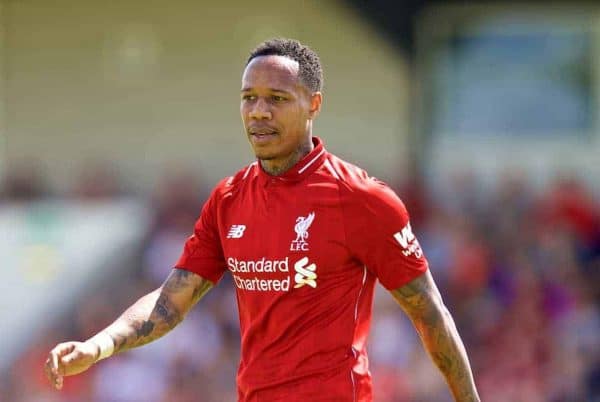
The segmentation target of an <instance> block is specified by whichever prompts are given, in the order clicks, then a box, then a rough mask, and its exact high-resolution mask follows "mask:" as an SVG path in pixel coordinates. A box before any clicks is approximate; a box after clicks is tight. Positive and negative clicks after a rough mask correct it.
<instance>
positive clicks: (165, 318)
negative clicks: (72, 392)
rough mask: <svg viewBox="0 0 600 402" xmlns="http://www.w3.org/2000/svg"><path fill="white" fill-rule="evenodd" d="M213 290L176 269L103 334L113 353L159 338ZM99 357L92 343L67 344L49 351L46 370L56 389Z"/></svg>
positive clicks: (183, 271) (206, 282)
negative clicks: (112, 346)
mask: <svg viewBox="0 0 600 402" xmlns="http://www.w3.org/2000/svg"><path fill="white" fill-rule="evenodd" d="M211 288H212V283H211V282H210V281H208V280H206V279H204V278H202V277H201V276H199V275H196V274H194V273H192V272H189V271H186V270H182V269H173V270H172V271H171V273H170V275H169V277H168V278H167V279H166V280H165V282H164V283H163V284H162V285H161V286H160V287H159V288H158V289H156V290H154V291H153V292H150V293H148V294H147V295H145V296H143V297H141V298H140V299H139V300H138V301H136V302H135V303H134V304H133V305H132V306H131V307H129V308H128V309H127V310H125V312H124V313H123V314H121V316H120V317H119V318H117V319H116V320H115V322H113V323H112V324H111V325H109V326H108V327H107V328H105V329H104V330H103V331H101V333H104V334H106V335H103V336H104V337H105V338H106V337H107V336H108V337H109V340H108V341H109V342H110V339H112V343H113V344H114V353H118V352H121V351H124V350H128V349H131V348H135V347H138V346H142V345H145V344H147V343H149V342H152V341H153V340H155V339H158V338H160V337H161V336H163V335H165V334H166V333H167V332H169V331H170V330H172V329H173V328H175V326H176V325H177V324H179V323H180V322H181V321H182V320H183V318H184V317H185V315H186V314H187V313H188V311H189V310H190V309H191V308H192V307H193V306H194V305H195V304H196V303H197V302H198V301H199V300H200V299H201V298H202V297H203V296H204V295H205V294H206V292H208V291H209V290H210V289H211ZM99 357H100V347H99V345H98V344H96V343H95V342H93V341H90V340H88V341H86V342H64V343H61V344H58V345H57V346H56V347H54V349H52V350H51V351H50V354H49V355H48V359H47V360H46V365H45V371H46V375H47V377H48V379H49V380H50V382H51V383H52V384H53V385H54V387H55V388H57V389H60V388H62V384H63V376H69V375H74V374H78V373H81V372H83V371H85V370H87V369H88V368H89V367H90V366H92V365H93V364H94V363H95V362H96V361H97V360H98V358H99Z"/></svg>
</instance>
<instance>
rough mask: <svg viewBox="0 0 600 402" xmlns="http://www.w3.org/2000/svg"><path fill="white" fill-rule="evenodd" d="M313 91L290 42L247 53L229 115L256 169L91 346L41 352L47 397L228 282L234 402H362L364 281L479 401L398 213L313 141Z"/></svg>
mask: <svg viewBox="0 0 600 402" xmlns="http://www.w3.org/2000/svg"><path fill="white" fill-rule="evenodd" d="M321 87H322V71H321V65H320V61H319V58H318V56H317V55H316V54H315V53H314V52H313V51H312V50H311V49H309V48H308V47H306V46H304V45H302V44H300V43H299V42H297V41H294V40H289V39H274V40H270V41H267V42H264V43H262V44H261V45H259V46H258V47H257V48H256V49H255V50H254V51H253V52H252V53H251V55H250V57H249V59H248V61H247V63H246V67H245V70H244V73H243V77H242V91H241V106H240V111H241V115H242V120H243V123H244V128H245V131H246V134H247V136H248V139H249V141H250V144H251V146H252V148H253V149H254V152H255V154H256V157H257V159H258V160H257V162H254V163H252V164H250V165H248V166H246V167H245V168H243V169H242V170H240V171H239V172H238V173H236V174H235V175H233V176H231V177H228V178H226V179H224V180H222V181H221V182H220V183H219V184H217V186H216V187H215V189H214V190H213V192H212V194H211V196H210V198H209V200H208V201H207V202H206V204H205V205H204V208H203V209H202V213H201V215H200V217H199V219H198V221H197V222H196V225H195V227H194V232H193V234H192V236H190V238H189V239H188V240H187V242H186V244H185V246H184V250H183V253H182V255H181V257H180V259H179V261H177V263H176V264H175V268H174V269H173V270H172V271H171V273H170V275H169V276H168V278H167V279H166V280H165V282H164V283H163V285H162V286H161V287H160V288H158V289H156V290H155V291H153V292H151V293H149V294H148V295H146V296H144V297H142V298H141V299H140V300H138V301H137V302H136V303H134V304H133V305H132V306H131V307H130V308H129V309H128V310H126V311H125V312H124V313H123V315H122V316H121V317H119V318H118V319H117V320H116V321H115V322H114V323H113V324H111V325H110V326H108V327H107V328H106V329H104V330H103V331H101V332H100V333H98V334H96V335H95V336H94V337H92V338H90V339H88V340H87V341H85V342H65V343H61V344H59V345H57V346H56V347H55V348H54V349H53V350H52V351H51V352H50V354H49V357H48V360H47V361H46V373H47V375H48V378H49V379H50V381H51V382H52V383H53V385H54V386H55V387H56V388H61V386H62V383H63V377H64V376H68V375H73V374H77V373H80V372H82V371H84V370H87V369H88V368H89V367H90V366H91V365H93V364H94V363H95V362H97V361H98V360H100V359H103V358H106V357H108V356H110V355H112V354H114V353H117V352H121V351H123V350H127V349H131V348H133V347H137V346H141V345H143V344H146V343H148V342H151V341H153V340H155V339H157V338H159V337H161V336H163V335H164V334H166V333H167V332H168V331H170V330H171V329H173V328H174V327H175V326H176V325H177V324H178V323H179V322H180V321H181V320H182V319H183V318H184V317H185V315H186V313H187V312H188V311H189V310H190V309H191V308H192V306H194V304H196V303H197V302H198V301H199V300H200V299H201V298H202V297H203V296H204V295H205V294H206V292H207V291H208V290H209V289H211V288H212V287H213V286H214V285H215V284H216V283H217V282H218V281H219V279H220V278H221V277H222V275H223V274H224V273H225V272H226V271H229V273H230V274H231V275H232V278H233V283H234V284H235V286H236V292H237V298H238V309H239V316H240V327H241V335H242V348H241V361H240V365H239V371H238V377H237V384H238V399H239V401H241V402H254V401H269V402H271V401H286V402H290V401H340V402H356V401H361V402H365V401H372V400H373V396H372V390H371V388H372V387H371V377H370V373H369V370H368V358H367V351H366V340H367V335H368V331H369V325H370V321H371V306H372V301H373V290H374V285H375V281H376V280H379V281H380V282H381V284H382V285H383V286H384V287H385V288H386V289H388V290H389V291H390V292H391V294H392V296H393V297H394V298H395V299H396V301H397V302H398V303H399V304H400V306H401V307H402V309H403V310H404V311H405V312H406V314H407V315H408V316H409V317H410V319H411V320H412V322H413V324H414V326H415V328H416V330H417V332H418V333H419V335H420V337H421V340H422V342H423V345H424V347H425V349H426V350H427V352H428V353H429V355H430V356H431V358H432V360H433V362H434V363H435V364H436V365H437V367H438V368H439V370H440V371H441V372H442V374H443V375H444V376H445V378H446V380H447V382H448V385H449V387H450V390H451V392H452V394H453V395H454V398H455V400H456V401H479V397H478V395H477V390H476V388H475V384H474V381H473V376H472V374H471V369H470V367H469V362H468V359H467V354H466V352H465V348H464V346H463V344H462V342H461V340H460V337H459V335H458V332H457V330H456V327H455V325H454V322H453V320H452V317H451V316H450V314H449V313H448V310H447V309H446V307H445V306H444V304H443V302H442V299H441V296H440V294H439V292H438V290H437V288H436V286H435V283H434V281H433V279H432V277H431V274H430V273H429V270H428V266H427V260H426V259H425V256H424V254H423V251H422V250H421V247H420V245H419V242H418V241H417V239H416V237H415V235H414V234H413V232H412V229H411V226H410V223H409V218H408V213H407V211H406V209H405V207H404V205H403V204H402V202H401V201H400V199H399V198H398V197H397V196H396V194H395V193H394V192H393V191H392V190H390V189H389V187H388V186H387V185H385V184H384V183H382V182H381V181H379V180H377V179H374V178H372V177H370V176H369V175H368V174H367V173H366V172H365V171H364V170H362V169H360V168H358V167H356V166H354V165H352V164H350V163H347V162H344V161H342V160H341V159H339V158H337V157H335V156H334V155H332V154H330V153H328V152H327V151H326V150H325V148H324V146H323V142H322V141H321V140H320V139H319V138H317V137H314V136H313V135H312V123H313V120H314V119H315V118H316V117H317V115H318V114H319V111H320V109H321V102H322V95H321V92H320V91H321ZM401 341H402V340H399V342H401Z"/></svg>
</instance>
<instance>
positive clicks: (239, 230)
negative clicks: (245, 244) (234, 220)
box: [227, 225, 246, 239]
mask: <svg viewBox="0 0 600 402" xmlns="http://www.w3.org/2000/svg"><path fill="white" fill-rule="evenodd" d="M244 230H246V225H231V227H230V228H229V232H228V233H227V238H228V239H239V238H240V237H242V236H243V235H244Z"/></svg>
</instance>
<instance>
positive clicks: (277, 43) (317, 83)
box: [246, 38, 323, 92]
mask: <svg viewBox="0 0 600 402" xmlns="http://www.w3.org/2000/svg"><path fill="white" fill-rule="evenodd" d="M259 56H285V57H289V58H290V59H292V60H295V61H297V62H298V69H299V70H298V76H299V77H300V81H302V83H303V84H304V85H305V86H306V87H307V88H308V89H309V90H310V91H312V92H317V91H320V90H321V89H322V88H323V69H322V68H321V61H320V60H319V56H317V54H316V53H315V52H314V51H313V50H312V49H311V48H309V47H308V46H306V45H303V44H302V43H300V42H298V41H297V40H295V39H286V38H274V39H269V40H266V41H264V42H262V43H261V44H259V45H258V46H257V47H256V48H255V49H254V50H253V51H252V52H251V53H250V57H248V61H246V65H248V64H249V63H250V62H251V61H252V59H254V58H256V57H259Z"/></svg>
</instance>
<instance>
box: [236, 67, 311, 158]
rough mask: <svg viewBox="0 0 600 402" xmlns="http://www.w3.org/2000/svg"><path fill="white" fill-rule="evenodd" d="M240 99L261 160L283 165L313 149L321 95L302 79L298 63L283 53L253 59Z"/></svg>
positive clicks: (245, 121)
mask: <svg viewBox="0 0 600 402" xmlns="http://www.w3.org/2000/svg"><path fill="white" fill-rule="evenodd" d="M241 98H242V99H241V104H240V112H241V114H242V120H243V123H244V128H245V130H246V134H247V135H248V139H249V141H250V144H251V145H252V148H253V149H254V153H255V154H256V157H257V158H258V159H261V160H263V161H268V163H269V164H270V165H271V166H274V167H281V166H286V163H287V162H289V161H290V160H292V159H293V158H294V157H295V156H298V154H299V152H301V151H302V150H307V151H306V153H307V152H308V151H310V150H311V149H312V143H311V130H312V119H313V118H315V117H316V115H317V114H318V111H319V108H320V105H321V94H320V93H318V92H317V93H311V92H310V91H309V90H308V88H306V86H304V85H303V84H302V83H301V82H300V80H299V79H298V62H296V61H294V60H292V59H290V58H287V57H284V56H259V57H256V58H254V59H253V60H252V61H251V62H250V63H249V64H248V65H247V66H246V69H245V70H244V75H243V76H242V92H241ZM300 156H301V155H300Z"/></svg>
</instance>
